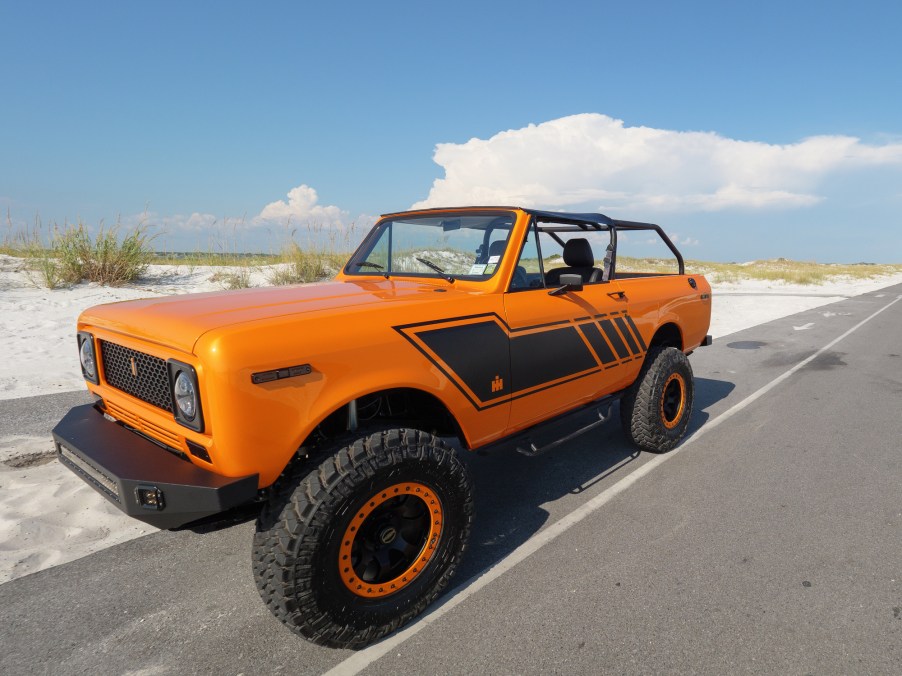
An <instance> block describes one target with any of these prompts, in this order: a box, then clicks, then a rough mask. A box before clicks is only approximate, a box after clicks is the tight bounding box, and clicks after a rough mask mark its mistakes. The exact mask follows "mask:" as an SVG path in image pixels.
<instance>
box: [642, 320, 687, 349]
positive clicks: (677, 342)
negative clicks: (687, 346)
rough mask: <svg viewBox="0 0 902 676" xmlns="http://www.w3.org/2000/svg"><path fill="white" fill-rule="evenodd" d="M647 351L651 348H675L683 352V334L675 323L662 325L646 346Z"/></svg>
mask: <svg viewBox="0 0 902 676" xmlns="http://www.w3.org/2000/svg"><path fill="white" fill-rule="evenodd" d="M648 347H649V350H650V349H651V348H653V347H675V348H677V349H678V350H680V351H682V350H683V332H682V331H681V330H680V327H679V325H678V324H676V323H675V322H667V323H666V324H662V325H661V326H659V327H658V329H657V330H656V331H655V335H654V336H652V339H651V342H650V343H649V345H648Z"/></svg>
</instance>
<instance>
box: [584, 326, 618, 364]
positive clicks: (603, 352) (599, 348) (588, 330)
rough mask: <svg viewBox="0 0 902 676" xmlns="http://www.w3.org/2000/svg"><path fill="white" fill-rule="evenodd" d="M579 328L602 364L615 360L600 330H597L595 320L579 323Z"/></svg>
mask: <svg viewBox="0 0 902 676" xmlns="http://www.w3.org/2000/svg"><path fill="white" fill-rule="evenodd" d="M579 328H581V329H582V330H583V333H584V334H585V335H586V339H587V340H588V341H589V345H591V346H592V349H593V350H595V354H597V355H598V358H599V359H601V363H602V364H610V363H611V362H612V361H616V357H614V353H613V352H612V351H611V348H610V347H608V344H607V342H605V339H604V338H603V337H602V335H601V331H599V330H598V326H597V325H596V324H595V322H592V323H590V324H580V325H579Z"/></svg>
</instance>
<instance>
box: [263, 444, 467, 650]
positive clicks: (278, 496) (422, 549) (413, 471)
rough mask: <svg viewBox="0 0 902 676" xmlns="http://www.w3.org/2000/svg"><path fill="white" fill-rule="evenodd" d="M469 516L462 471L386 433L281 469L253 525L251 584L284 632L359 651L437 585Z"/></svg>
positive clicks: (449, 457)
mask: <svg viewBox="0 0 902 676" xmlns="http://www.w3.org/2000/svg"><path fill="white" fill-rule="evenodd" d="M472 515H473V499H472V487H471V483H470V479H469V477H468V475H467V472H466V469H465V467H464V466H463V464H462V463H461V462H460V460H459V459H458V458H457V457H456V455H455V453H454V451H453V450H451V449H450V448H449V447H448V446H446V445H445V444H444V443H443V442H442V441H441V440H439V439H438V438H436V437H434V436H432V435H431V434H427V433H425V432H421V431H418V430H411V429H390V430H385V431H381V432H376V433H373V434H370V435H369V436H365V437H362V438H360V439H357V440H356V441H354V442H353V443H351V444H350V445H348V446H344V447H338V448H336V449H334V452H333V453H332V454H331V455H329V456H328V457H327V458H326V459H325V460H324V461H323V462H322V463H321V464H320V465H319V467H318V468H315V469H313V470H312V471H310V467H309V465H308V466H307V467H300V466H296V467H294V468H292V469H289V470H288V471H287V472H286V474H285V475H283V477H281V478H280V479H279V481H278V482H277V484H276V485H275V486H274V489H273V493H272V496H271V499H270V501H269V503H268V505H267V506H266V507H264V509H263V511H262V512H261V514H260V518H259V519H258V521H257V532H256V534H255V536H254V545H253V562H254V577H255V579H256V583H257V588H258V590H259V592H260V596H261V597H262V598H263V601H264V602H265V603H266V605H267V606H268V607H269V609H270V610H271V611H272V613H273V614H274V615H275V616H276V617H277V618H278V619H279V620H281V621H282V622H283V623H285V624H286V625H287V626H288V627H289V628H290V629H291V630H292V631H294V632H296V633H298V634H300V635H302V636H304V637H305V638H307V639H309V640H310V641H313V642H314V643H318V644H320V645H325V646H330V647H333V648H362V647H364V646H366V645H368V644H370V643H372V642H374V641H376V640H378V639H380V638H382V637H383V636H385V635H386V634H388V633H390V632H392V631H394V630H395V629H397V628H398V627H401V626H403V625H404V624H406V623H408V622H410V621H411V620H412V619H413V618H415V617H416V616H417V615H419V614H420V613H422V612H423V611H424V610H425V609H426V607H427V606H428V605H429V604H430V603H432V601H434V600H435V598H436V597H437V596H438V595H439V594H440V593H441V591H442V590H443V589H444V588H445V587H446V586H447V585H448V581H449V580H450V578H451V576H452V575H453V574H454V572H455V570H456V568H457V565H458V563H459V561H460V558H461V555H462V553H463V551H464V549H465V548H466V544H467V539H468V537H469V533H470V524H471V522H472Z"/></svg>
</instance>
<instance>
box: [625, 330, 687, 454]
mask: <svg viewBox="0 0 902 676" xmlns="http://www.w3.org/2000/svg"><path fill="white" fill-rule="evenodd" d="M694 396H695V382H694V380H693V377H692V366H690V364H689V359H688V358H687V357H686V355H685V354H683V353H682V352H681V351H680V350H678V349H677V348H675V347H656V348H652V349H651V350H649V352H648V354H647V355H646V357H645V363H644V364H642V370H641V371H640V372H639V376H638V377H637V378H636V381H635V382H634V383H633V384H632V385H631V386H630V387H629V388H628V389H627V391H626V394H624V396H623V398H622V399H621V400H620V421H621V423H622V424H623V431H624V432H626V436H627V437H629V439H630V441H632V442H633V443H634V444H636V445H637V446H638V447H639V448H641V449H643V450H646V451H651V452H652V453H666V452H667V451H669V450H671V449H672V448H674V447H675V446H676V445H677V444H678V443H680V440H682V438H683V437H684V436H685V434H686V429H687V428H688V427H689V418H690V417H691V415H692V402H693V399H694Z"/></svg>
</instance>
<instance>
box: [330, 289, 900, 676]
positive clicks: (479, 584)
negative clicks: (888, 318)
mask: <svg viewBox="0 0 902 676" xmlns="http://www.w3.org/2000/svg"><path fill="white" fill-rule="evenodd" d="M900 300H902V295H900V296H896V298H895V300H892V301H890V302H889V303H887V304H886V305H884V306H883V307H882V308H880V309H879V310H877V311H876V312H875V313H873V314H872V315H870V316H869V317H866V318H865V319H862V320H861V321H860V322H858V323H857V324H856V325H855V326H853V327H852V328H851V329H849V330H848V331H846V332H845V333H844V334H842V335H841V336H840V337H839V338H836V339H834V340H832V341H830V342H829V343H827V344H826V345H825V346H824V347H822V348H821V349H820V350H818V351H817V352H815V353H814V354H813V355H811V356H810V357H808V358H807V359H804V360H802V361H800V362H799V363H798V364H796V365H795V366H793V367H792V368H791V369H789V370H788V371H786V372H784V373H782V374H780V375H779V376H777V377H776V378H774V379H773V380H771V381H770V382H769V383H767V384H766V385H764V386H763V387H761V388H760V389H758V390H756V391H755V392H753V393H752V394H750V395H749V396H747V397H746V398H745V399H743V400H742V401H740V402H739V403H738V404H735V405H734V406H732V407H731V408H729V409H727V410H726V411H724V412H723V413H721V414H720V415H719V416H717V417H716V418H714V419H713V420H711V421H710V422H708V423H707V424H706V425H705V426H704V427H701V428H700V429H698V430H696V431H695V433H694V434H692V436H690V437H688V438H687V439H686V440H685V441H684V442H683V443H682V444H681V445H680V446H678V447H677V448H675V449H674V450H672V451H670V452H669V453H666V454H664V455H656V456H655V457H654V458H652V459H651V460H649V461H648V462H647V463H645V464H644V465H642V467H639V468H638V469H637V470H635V471H634V472H632V473H631V474H628V475H626V476H625V477H623V478H622V479H621V480H620V481H618V482H617V483H615V484H614V485H613V486H610V487H608V488H607V489H605V490H604V491H602V492H601V493H599V494H598V495H596V496H595V497H594V498H592V499H591V500H589V501H588V502H586V503H584V504H582V505H581V506H579V507H577V508H576V509H575V510H573V511H572V512H570V513H569V514H567V515H566V516H564V517H562V518H561V519H558V520H557V521H555V522H554V523H553V524H551V525H550V526H548V527H547V528H546V529H545V530H543V531H541V532H539V533H537V534H536V535H535V536H533V537H532V538H530V539H529V540H527V541H526V542H524V543H523V544H522V545H520V546H519V547H517V548H516V549H515V550H514V551H512V552H511V553H510V554H508V555H507V556H506V557H504V558H503V559H501V561H499V562H498V563H496V564H495V565H494V566H492V567H491V568H489V569H488V570H487V571H485V572H484V573H482V574H480V575H475V576H473V577H471V578H470V579H469V580H467V581H466V582H465V583H464V584H462V585H461V586H460V587H459V588H458V589H457V591H456V592H454V594H452V595H451V596H449V597H448V598H447V599H446V600H445V601H443V602H441V603H440V604H439V605H437V606H436V607H435V608H434V609H432V610H431V611H429V612H428V613H427V614H426V615H423V616H422V617H421V618H420V619H419V620H417V621H416V622H414V623H413V624H411V625H409V626H408V627H406V628H405V629H402V630H401V631H398V632H395V633H394V634H392V635H391V636H389V637H387V638H385V639H383V640H382V641H380V642H379V643H375V644H373V645H371V646H370V647H369V648H364V649H363V650H361V651H359V652H356V653H354V654H353V655H351V656H350V657H349V658H348V659H346V660H344V661H343V662H340V663H338V664H337V665H335V666H334V667H333V668H332V669H330V670H329V671H327V672H326V676H353V675H354V674H359V673H360V672H361V671H363V670H364V669H366V668H367V667H368V666H369V665H371V664H372V663H373V662H375V661H376V660H378V659H379V658H381V657H383V656H384V655H386V654H388V653H390V652H391V651H392V650H395V649H396V648H397V647H398V646H400V645H401V644H402V643H404V642H405V641H406V640H407V639H409V638H413V637H414V636H416V635H417V634H419V633H420V632H421V631H423V629H425V628H426V627H428V626H429V625H431V624H433V623H435V622H437V621H438V620H440V619H441V618H442V617H444V616H445V615H447V614H448V613H450V612H451V611H452V610H454V608H456V607H457V606H459V605H460V604H461V603H463V602H464V601H466V600H467V599H468V598H470V597H471V596H473V594H475V593H476V592H478V591H479V590H480V589H482V588H483V587H486V586H488V585H489V584H491V583H492V582H494V581H495V580H497V579H498V578H499V577H501V576H502V575H504V574H505V573H506V572H507V571H509V570H510V569H511V568H513V567H514V566H516V565H517V564H518V563H521V562H522V561H525V560H526V559H528V558H529V557H530V556H532V555H533V554H535V553H536V552H537V551H539V550H540V549H541V548H542V547H544V546H545V545H547V544H548V543H549V542H551V541H553V540H555V539H557V537H558V536H559V535H562V534H564V533H566V532H567V531H568V530H570V529H571V528H572V527H573V526H575V525H576V524H578V523H579V522H580V521H582V520H583V519H585V518H586V517H587V516H589V515H591V514H592V513H594V512H596V511H597V510H598V509H599V508H601V507H602V506H603V505H605V504H607V503H608V502H610V501H611V500H612V499H613V498H614V497H616V496H617V495H619V494H620V493H622V492H623V491H625V490H626V489H627V488H629V487H630V486H632V485H633V484H634V483H636V482H637V481H638V480H639V479H641V478H642V477H644V476H645V475H646V474H650V473H651V472H652V471H653V470H654V469H656V468H657V467H659V466H660V465H663V464H664V463H665V462H667V461H668V460H670V459H671V458H673V457H674V456H676V455H677V454H678V453H679V452H680V451H682V450H683V449H684V448H686V447H687V446H689V445H690V444H691V443H692V442H694V441H696V440H697V439H699V438H701V437H702V436H704V435H705V434H707V433H708V432H710V431H711V430H713V429H716V428H717V427H719V426H720V425H721V424H722V423H723V422H724V421H726V420H729V419H730V418H732V417H733V416H734V415H736V414H737V413H739V412H740V411H742V410H743V409H745V408H748V407H749V406H750V405H751V404H753V403H754V402H756V401H757V400H758V399H760V398H761V397H763V396H764V395H765V394H767V393H768V392H770V391H771V390H772V389H774V388H775V387H777V385H779V384H781V383H782V382H783V381H785V380H787V379H788V378H790V377H792V376H793V375H794V374H795V373H797V372H798V371H800V370H801V369H803V368H805V367H806V366H807V365H808V364H810V363H811V362H812V361H814V360H815V359H817V358H818V357H820V356H821V355H822V354H824V353H825V352H828V351H829V350H831V349H832V348H833V347H834V346H835V345H836V344H837V343H839V342H841V341H843V340H845V339H846V338H848V337H849V336H850V335H852V334H853V333H855V332H856V331H857V330H858V329H860V328H861V327H862V326H864V325H865V324H867V323H868V322H869V321H871V320H872V319H874V317H876V316H877V315H879V314H880V313H881V312H883V311H884V310H888V309H889V308H890V307H892V306H893V305H895V304H896V303H898V302H899V301H900Z"/></svg>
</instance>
